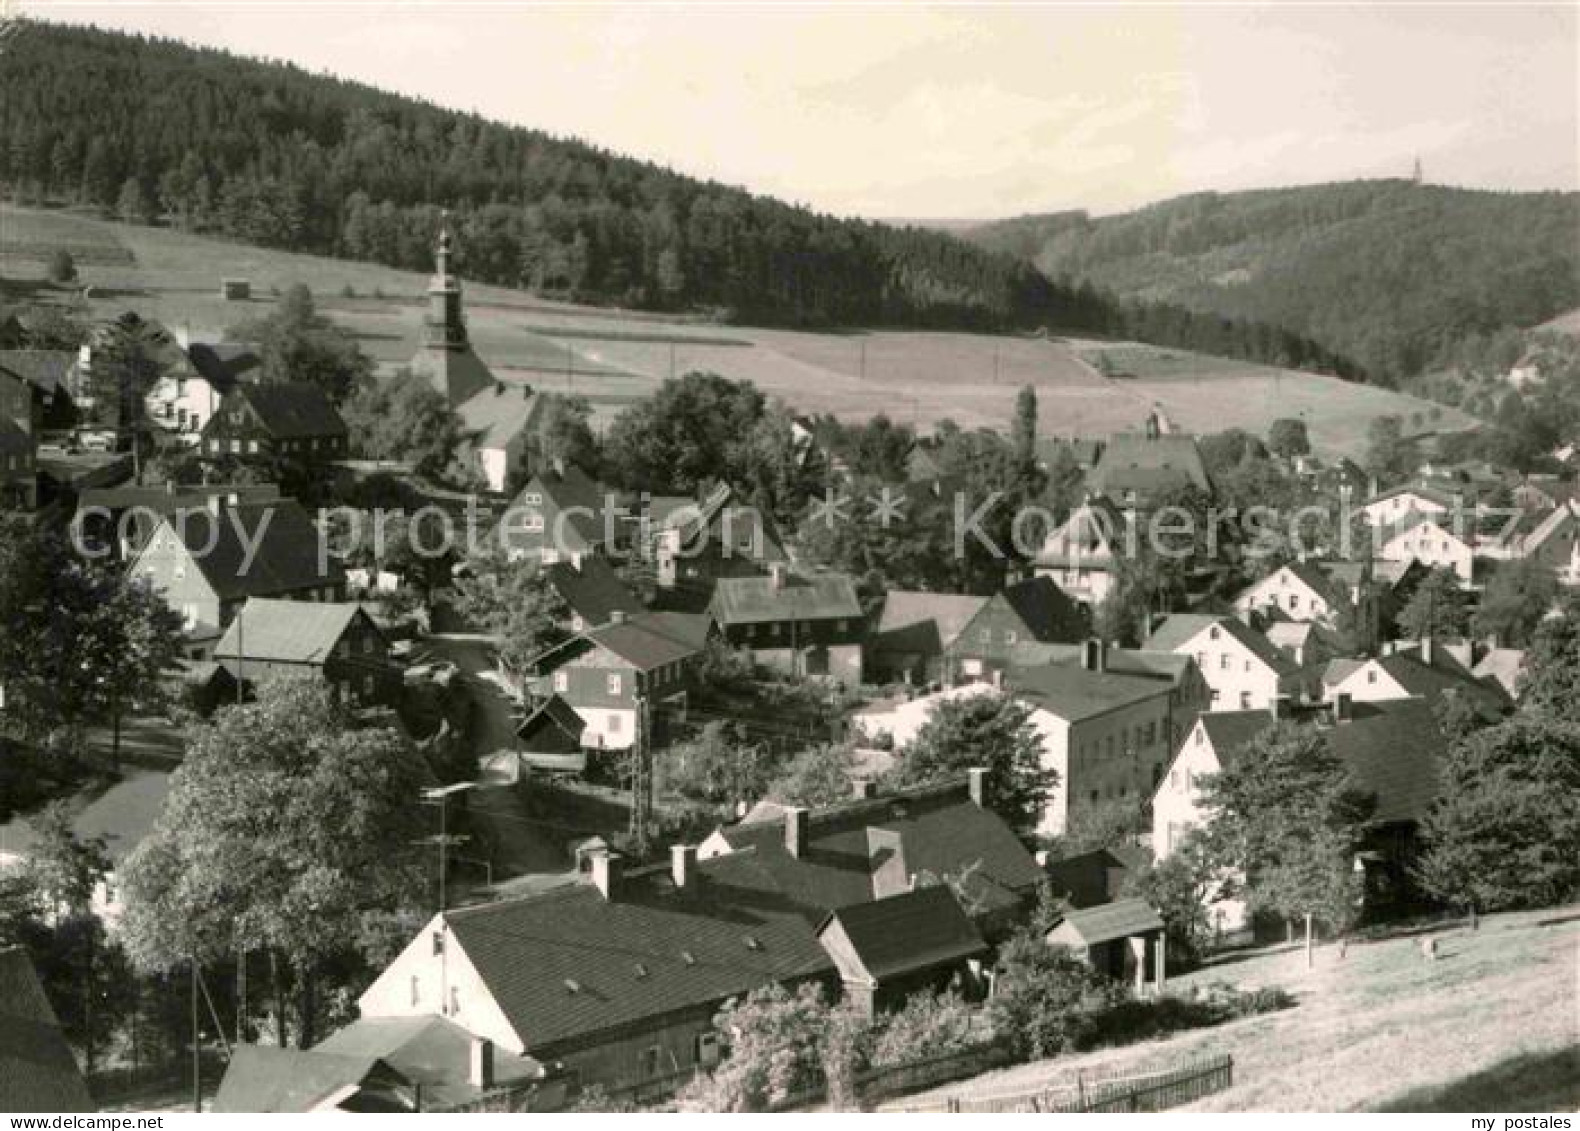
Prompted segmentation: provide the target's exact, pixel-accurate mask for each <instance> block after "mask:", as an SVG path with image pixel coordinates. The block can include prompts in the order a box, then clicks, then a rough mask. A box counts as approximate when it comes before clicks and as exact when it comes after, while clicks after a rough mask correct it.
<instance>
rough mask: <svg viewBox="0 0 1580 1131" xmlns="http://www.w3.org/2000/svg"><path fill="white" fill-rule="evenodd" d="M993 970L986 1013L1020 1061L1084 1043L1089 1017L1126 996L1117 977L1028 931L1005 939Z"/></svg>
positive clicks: (1038, 1057) (1089, 1021) (1090, 1019)
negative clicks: (1103, 973) (995, 980)
mask: <svg viewBox="0 0 1580 1131" xmlns="http://www.w3.org/2000/svg"><path fill="white" fill-rule="evenodd" d="M998 971H999V973H998V980H997V982H996V983H995V985H994V989H993V998H992V1000H991V1001H990V1002H989V1003H988V1017H989V1019H990V1021H991V1023H992V1026H993V1032H994V1033H995V1034H996V1035H997V1036H998V1037H999V1038H1000V1039H1002V1040H1005V1041H1007V1042H1009V1045H1010V1047H1011V1048H1012V1049H1013V1050H1014V1051H1015V1053H1016V1054H1017V1055H1018V1056H1020V1057H1021V1058H1022V1059H1025V1060H1041V1059H1042V1058H1044V1057H1049V1056H1057V1055H1058V1054H1059V1053H1062V1052H1069V1051H1070V1050H1072V1049H1077V1048H1083V1047H1085V1046H1086V1044H1088V1043H1089V1034H1090V1032H1091V1029H1092V1019H1093V1018H1094V1017H1096V1016H1097V1015H1099V1014H1102V1013H1105V1012H1107V1011H1108V1010H1110V1009H1112V1008H1113V1007H1115V1006H1117V1005H1119V1004H1120V1003H1121V1002H1123V1001H1124V1000H1125V999H1126V991H1125V988H1124V987H1123V986H1121V985H1120V984H1119V983H1118V982H1115V981H1114V980H1113V979H1112V978H1107V977H1104V976H1103V975H1101V974H1099V973H1097V972H1096V971H1094V970H1093V969H1092V968H1091V967H1089V966H1087V965H1086V963H1084V962H1082V961H1081V960H1080V959H1078V958H1076V957H1075V956H1074V955H1072V954H1070V953H1069V951H1067V950H1065V949H1063V948H1062V947H1052V946H1049V945H1048V944H1047V943H1045V942H1044V941H1043V940H1042V938H1041V937H1039V936H1038V935H1036V934H1033V933H1031V932H1022V933H1020V934H1018V935H1016V936H1015V937H1014V938H1012V939H1010V941H1009V942H1008V943H1006V944H1005V946H1004V949H1003V950H1002V951H1001V952H1000V955H999V962H998Z"/></svg>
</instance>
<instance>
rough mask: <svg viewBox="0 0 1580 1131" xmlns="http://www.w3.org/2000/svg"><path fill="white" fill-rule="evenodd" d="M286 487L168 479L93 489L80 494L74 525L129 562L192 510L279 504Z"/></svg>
mask: <svg viewBox="0 0 1580 1131" xmlns="http://www.w3.org/2000/svg"><path fill="white" fill-rule="evenodd" d="M279 499H280V489H279V487H277V486H275V485H274V484H273V483H256V484H252V483H249V484H226V483H211V484H206V485H204V486H200V487H183V486H178V485H177V484H175V483H172V482H167V483H166V484H165V485H164V486H162V487H138V486H136V485H134V484H126V485H123V486H120V487H87V488H84V489H83V490H82V491H80V492H78V494H77V513H76V515H75V516H74V517H73V520H72V521H73V524H74V526H75V527H76V529H78V530H79V531H81V538H82V540H83V541H82V544H83V545H85V546H89V547H92V548H93V549H94V550H95V551H96V552H97V551H109V552H111V553H112V554H114V555H115V556H116V557H118V558H120V559H121V560H123V561H124V560H128V559H130V558H131V557H132V556H133V555H134V554H136V553H137V551H138V550H141V549H142V548H143V547H144V546H146V545H147V544H148V539H149V538H151V537H152V536H153V533H154V531H155V530H156V529H157V528H158V526H159V523H160V522H161V521H162V520H164V519H167V518H169V517H170V516H172V515H174V514H177V513H179V512H181V511H186V510H205V509H208V508H209V507H211V506H225V505H232V506H235V505H240V504H245V505H249V506H252V505H258V504H262V503H271V502H276V501H278V500H279Z"/></svg>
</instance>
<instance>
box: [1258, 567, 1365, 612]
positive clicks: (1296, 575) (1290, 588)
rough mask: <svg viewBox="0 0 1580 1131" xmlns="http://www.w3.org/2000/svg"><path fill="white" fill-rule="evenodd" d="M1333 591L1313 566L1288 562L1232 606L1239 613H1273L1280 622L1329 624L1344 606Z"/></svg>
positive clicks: (1318, 570)
mask: <svg viewBox="0 0 1580 1131" xmlns="http://www.w3.org/2000/svg"><path fill="white" fill-rule="evenodd" d="M1337 588H1338V587H1337V586H1335V585H1333V584H1332V583H1331V582H1330V581H1329V580H1328V576H1327V575H1326V574H1325V573H1323V572H1322V570H1321V569H1319V568H1318V567H1317V566H1316V565H1313V564H1311V563H1309V562H1291V563H1289V564H1288V565H1283V566H1280V567H1279V568H1278V569H1276V570H1274V571H1273V572H1272V573H1270V574H1268V575H1267V576H1266V577H1264V578H1262V579H1261V580H1259V581H1256V582H1253V583H1252V584H1251V585H1249V586H1247V587H1246V588H1244V589H1242V590H1241V591H1240V592H1239V593H1238V594H1236V595H1235V598H1234V602H1233V603H1234V608H1235V610H1236V611H1237V612H1241V613H1249V612H1261V613H1268V612H1270V611H1271V610H1275V609H1276V610H1277V611H1278V613H1279V615H1280V616H1281V617H1282V619H1284V620H1289V621H1320V622H1323V623H1326V624H1331V623H1332V622H1333V618H1334V617H1335V616H1336V615H1337V614H1338V612H1339V610H1340V609H1341V608H1342V607H1343V606H1344V605H1345V604H1347V602H1346V601H1345V598H1344V596H1343V595H1342V594H1341V593H1339V592H1338V591H1337Z"/></svg>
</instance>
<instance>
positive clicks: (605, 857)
mask: <svg viewBox="0 0 1580 1131" xmlns="http://www.w3.org/2000/svg"><path fill="white" fill-rule="evenodd" d="M589 859H590V860H591V862H592V882H593V886H594V887H595V888H597V889H598V894H599V895H601V896H603V897H604V899H606V900H609V901H613V900H614V898H615V896H616V895H617V894H619V891H620V865H621V863H622V861H621V859H620V854H619V853H618V852H610V851H609V850H608V849H607V848H605V849H600V850H598V851H596V852H593V853H592V854H591V855H590V857H589Z"/></svg>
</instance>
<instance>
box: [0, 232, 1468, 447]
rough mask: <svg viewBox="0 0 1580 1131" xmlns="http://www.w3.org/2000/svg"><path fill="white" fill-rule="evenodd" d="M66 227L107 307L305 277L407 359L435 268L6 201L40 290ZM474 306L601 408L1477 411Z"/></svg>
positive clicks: (496, 290)
mask: <svg viewBox="0 0 1580 1131" xmlns="http://www.w3.org/2000/svg"><path fill="white" fill-rule="evenodd" d="M54 243H60V244H69V245H71V246H73V247H82V248H84V249H95V251H94V252H93V253H92V254H85V255H83V256H80V257H79V267H80V273H81V276H82V281H83V282H84V283H85V284H87V285H89V286H91V287H92V288H93V297H92V298H91V299H90V300H89V305H90V307H91V308H92V312H93V313H94V314H95V315H96V316H107V315H112V314H114V313H117V312H119V311H121V310H124V309H127V308H131V309H136V310H138V311H140V312H142V313H144V314H145V315H148V316H151V317H155V318H158V319H160V320H161V321H163V322H165V323H166V324H167V325H170V326H172V327H176V328H179V327H183V326H184V327H186V328H188V329H189V330H191V331H192V332H193V333H194V334H215V333H218V332H220V331H222V330H223V329H224V328H226V327H228V326H230V325H233V324H235V323H237V322H240V321H243V320H245V319H247V318H250V317H253V316H255V315H257V314H259V313H261V312H262V311H263V310H264V309H266V307H267V304H268V303H269V302H270V301H271V296H272V294H273V292H274V291H275V290H276V289H283V288H285V287H286V286H289V285H290V284H292V283H295V282H302V283H306V284H307V285H308V286H309V287H310V288H311V289H312V291H313V293H314V295H315V296H316V297H317V298H318V301H319V304H320V306H321V307H322V308H323V309H324V310H325V311H326V312H328V313H330V314H331V315H332V316H333V317H335V318H336V319H337V320H338V321H340V322H342V323H343V324H344V325H346V326H347V327H348V328H350V329H351V330H353V331H354V332H355V333H356V334H357V335H358V336H359V338H360V340H361V342H362V346H363V349H364V350H366V351H367V352H368V354H369V355H370V356H372V357H374V358H375V359H377V360H378V361H380V362H382V363H385V364H388V365H395V364H399V363H400V362H402V361H404V360H405V359H407V358H409V357H410V356H411V354H412V352H413V351H414V349H415V348H416V345H417V342H418V339H419V336H420V334H421V327H422V314H423V306H422V298H423V292H424V290H425V289H426V287H427V278H426V277H425V276H424V275H421V274H417V273H414V272H405V271H397V270H394V269H392V268H387V267H380V266H377V265H374V264H367V263H350V262H345V261H341V260H334V259H323V258H318V257H314V256H306V255H295V254H291V253H288V252H281V251H272V250H268V249H264V248H256V247H250V246H247V245H243V244H233V243H229V242H226V241H223V240H216V239H210V238H206V237H201V236H193V235H188V234H184V233H181V232H174V231H170V230H167V229H163V228H148V227H141V226H136V225H127V224H117V223H112V222H108V221H103V220H95V219H89V218H85V217H79V216H75V215H69V214H65V213H60V212H42V211H38V210H31V209H18V208H13V207H10V206H3V207H0V275H4V276H6V277H7V278H8V279H10V280H12V281H16V280H22V281H23V282H22V283H21V286H22V287H23V288H24V289H26V288H27V287H28V286H29V282H28V281H29V280H34V281H36V280H38V279H40V278H41V277H42V273H43V260H42V256H43V255H44V254H47V249H48V248H49V247H50V246H52V245H53V244H54ZM226 277H239V278H245V279H248V280H249V281H250V282H251V284H252V288H253V295H254V299H253V301H251V302H226V301H225V300H223V299H222V298H221V297H220V295H219V283H220V280H221V279H222V278H226ZM467 310H468V320H469V325H470V328H471V332H472V338H473V341H474V344H475V346H476V348H477V351H478V353H479V354H480V355H481V356H482V357H483V359H484V360H485V361H487V362H488V363H489V364H490V365H491V366H492V367H493V369H494V371H495V372H496V374H497V375H498V376H499V377H500V378H501V379H502V380H506V381H512V382H515V381H520V382H527V383H530V384H532V385H534V386H537V387H541V388H546V389H566V390H572V391H574V392H577V393H580V394H582V395H584V396H587V397H589V398H590V399H592V400H593V401H595V402H596V407H598V408H599V409H600V410H601V411H599V413H598V421H599V422H600V423H602V422H606V421H607V420H608V419H609V418H610V417H611V416H612V414H613V413H614V412H616V411H618V409H619V408H620V407H622V406H624V405H625V404H629V403H630V402H631V401H632V400H633V399H636V398H638V397H641V396H643V395H645V394H646V393H647V392H649V391H651V390H652V388H653V387H654V386H655V385H656V384H657V383H658V382H660V381H662V380H663V379H664V378H665V377H668V376H669V375H670V374H671V373H683V372H686V371H687V370H691V369H708V370H713V371H715V372H718V373H721V374H723V375H724V376H727V377H731V378H736V379H749V380H751V381H753V382H755V383H756V384H757V385H758V386H759V387H760V388H762V389H763V390H765V391H766V392H768V393H769V394H771V395H773V396H776V397H780V398H783V399H784V400H785V401H786V402H788V403H789V404H791V405H792V406H794V407H795V408H796V409H798V410H801V411H804V412H831V413H834V414H836V415H839V416H843V417H847V418H860V417H866V416H870V415H871V414H873V413H877V412H885V413H888V414H889V415H890V416H891V417H893V418H895V419H898V420H902V421H906V422H912V423H915V424H917V425H919V426H921V427H923V428H930V427H931V426H932V425H933V424H934V423H936V422H937V421H938V420H941V419H943V418H945V417H948V418H952V419H953V420H955V421H956V422H957V423H959V424H961V425H962V426H965V427H976V426H983V425H987V426H994V427H1002V426H1004V425H1005V424H1006V423H1007V422H1008V421H1009V419H1010V416H1011V414H1012V411H1013V405H1014V400H1015V394H1016V392H1017V391H1018V390H1019V389H1020V387H1021V386H1023V385H1028V384H1030V385H1034V386H1035V387H1036V388H1037V392H1038V397H1039V399H1040V402H1041V417H1042V428H1043V431H1045V432H1047V433H1051V434H1063V435H1072V434H1074V435H1098V434H1104V433H1107V432H1111V431H1116V430H1120V429H1125V428H1133V427H1135V426H1136V425H1137V424H1138V423H1139V422H1140V421H1141V419H1142V418H1143V417H1144V416H1145V414H1146V413H1147V411H1148V410H1149V409H1150V408H1151V406H1152V405H1153V404H1158V405H1161V406H1162V408H1163V409H1164V411H1165V412H1167V413H1168V414H1169V416H1170V417H1172V418H1173V419H1174V420H1175V421H1176V422H1177V423H1178V424H1180V426H1182V427H1184V428H1186V429H1189V430H1192V431H1217V430H1220V429H1223V428H1229V427H1242V428H1247V429H1249V430H1251V431H1254V432H1257V433H1265V432H1266V430H1267V426H1268V425H1269V424H1270V423H1271V422H1272V421H1273V420H1275V419H1277V418H1278V417H1280V416H1296V415H1304V417H1305V418H1306V421H1307V425H1308V427H1309V429H1310V432H1311V436H1312V440H1313V442H1314V444H1315V445H1316V447H1317V449H1318V451H1319V452H1322V453H1324V454H1330V455H1332V454H1345V455H1350V456H1358V455H1360V454H1361V452H1362V451H1363V450H1364V447H1365V442H1366V439H1365V432H1366V424H1367V422H1368V421H1370V420H1371V419H1372V418H1373V417H1375V416H1378V415H1381V414H1384V413H1397V414H1399V415H1401V416H1403V417H1404V418H1405V419H1406V421H1407V422H1410V421H1411V420H1412V418H1418V419H1419V421H1420V423H1419V424H1417V425H1415V426H1414V427H1407V431H1411V430H1421V429H1427V430H1430V429H1453V428H1460V427H1466V426H1468V425H1469V424H1470V421H1469V419H1468V418H1466V417H1464V416H1462V415H1460V414H1459V413H1457V412H1455V411H1454V410H1452V409H1446V408H1445V409H1441V410H1439V419H1437V420H1435V421H1434V420H1431V419H1430V417H1429V414H1430V412H1431V406H1429V405H1428V404H1426V402H1423V401H1420V400H1417V399H1415V398H1412V397H1408V396H1404V395H1402V394H1398V393H1394V392H1390V391H1389V390H1386V389H1379V388H1374V387H1371V386H1364V385H1352V384H1347V383H1345V382H1342V381H1338V380H1335V379H1333V378H1329V377H1321V376H1317V375H1315V374H1309V373H1297V372H1292V371H1284V370H1277V369H1272V368H1268V367H1265V366H1256V365H1250V364H1247V363H1244V362H1237V361H1229V360H1224V359H1219V358H1212V357H1204V356H1202V355H1198V354H1191V353H1188V352H1185V351H1180V350H1163V349H1157V348H1154V347H1150V346H1145V345H1137V344H1133V343H1113V342H1092V341H1075V340H1063V339H1057V338H1053V339H1043V338H1034V337H1020V336H994V335H986V334H963V333H946V332H925V331H915V332H908V331H871V332H861V331H853V332H847V333H811V332H800V331H794V330H780V329H762V328H754V327H744V326H718V325H712V324H701V323H697V322H694V321H689V320H686V319H681V318H666V317H664V316H662V315H654V314H648V313H632V312H628V311H616V310H605V309H595V308H589V307H578V306H573V305H569V304H565V303H555V302H552V301H548V300H543V299H538V298H535V297H534V296H531V295H529V294H527V293H525V292H522V291H515V290H511V289H509V288H504V287H492V286H486V285H481V284H468V286H467ZM1099 353H1109V354H1112V355H1113V356H1114V357H1115V358H1116V359H1120V360H1122V361H1123V366H1122V370H1123V372H1125V373H1127V374H1130V375H1128V376H1123V377H1115V378H1110V377H1106V376H1104V375H1103V373H1102V372H1100V371H1099V370H1098V369H1097V368H1096V367H1095V365H1094V362H1095V358H1096V355H1097V354H1099Z"/></svg>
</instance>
